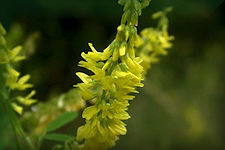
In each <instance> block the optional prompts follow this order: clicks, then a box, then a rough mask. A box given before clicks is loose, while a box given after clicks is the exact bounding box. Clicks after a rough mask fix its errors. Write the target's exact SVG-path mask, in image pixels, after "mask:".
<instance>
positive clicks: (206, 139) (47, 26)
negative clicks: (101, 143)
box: [0, 0, 225, 150]
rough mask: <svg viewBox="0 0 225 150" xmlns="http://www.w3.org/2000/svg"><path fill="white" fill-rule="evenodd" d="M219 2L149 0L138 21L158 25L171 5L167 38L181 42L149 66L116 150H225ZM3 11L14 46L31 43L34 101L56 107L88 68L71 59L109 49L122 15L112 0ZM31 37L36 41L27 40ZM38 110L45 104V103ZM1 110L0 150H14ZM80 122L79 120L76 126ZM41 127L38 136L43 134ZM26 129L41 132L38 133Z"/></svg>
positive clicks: (16, 5)
mask: <svg viewBox="0 0 225 150" xmlns="http://www.w3.org/2000/svg"><path fill="white" fill-rule="evenodd" d="M222 2H223V1H222V0H204V1H203V0H200V1H194V0H191V1H184V0H183V1H182V0H179V1H178V0H152V2H151V4H150V7H149V8H147V9H146V10H144V12H143V15H142V17H140V24H141V26H142V27H147V26H150V25H152V24H154V23H155V22H154V21H152V20H151V19H150V16H151V14H152V12H154V11H156V10H161V9H162V8H164V7H165V6H168V5H171V6H173V7H174V10H173V12H172V14H171V15H170V18H169V19H170V27H171V29H170V33H171V34H172V35H175V37H176V39H175V43H174V47H173V48H172V50H171V51H170V52H169V54H168V56H167V57H165V58H163V59H162V61H161V62H160V63H159V64H157V65H153V66H152V70H151V71H150V72H149V74H148V75H147V80H146V81H145V87H144V89H142V90H141V91H140V94H139V95H137V98H136V99H135V101H133V102H132V103H133V104H132V105H131V106H130V108H129V110H130V114H131V116H132V118H131V119H130V120H128V121H127V122H126V123H127V124H128V126H127V127H128V133H127V135H126V136H122V137H121V140H120V141H119V142H118V143H117V146H116V147H115V148H113V149H131V150H132V149H153V150H176V149H179V150H180V149H183V150H185V149H202V150H207V149H209V150H212V149H213V150H214V149H218V150H220V149H221V150H222V149H225V145H224V140H225V119H224V113H225V112H224V105H225V102H224V99H225V93H224V90H225V86H224V85H225V84H224V81H225V79H224V77H225V72H224V70H225V68H224V66H225V54H224V53H225V51H224V49H225V44H224V35H225V27H224V25H223V24H221V23H223V20H224V14H225V13H224V12H223V11H224V10H222V11H221V10H216V8H217V7H218V6H219V5H220V4H221V3H222ZM12 3H13V5H12ZM1 6H2V7H1V9H0V20H1V21H2V22H3V24H4V25H5V26H7V27H8V29H12V30H10V31H9V35H8V37H7V38H9V39H12V41H14V42H12V43H11V44H10V45H12V47H13V46H15V45H18V44H22V45H23V46H25V45H26V44H25V43H26V41H28V42H27V43H33V44H27V45H28V48H27V51H28V52H27V55H28V59H27V60H26V61H25V62H23V63H22V64H21V65H20V66H19V67H20V69H21V70H22V72H26V73H30V74H31V76H32V78H31V82H32V83H34V85H35V89H36V90H37V98H38V99H40V101H46V103H49V104H52V106H57V105H58V101H59V99H60V97H61V96H62V95H61V96H59V95H60V94H58V93H65V92H66V91H68V90H69V89H71V87H72V85H74V84H75V83H77V82H78V78H76V80H74V77H75V75H74V72H77V71H84V70H82V69H80V68H75V67H74V66H76V64H74V62H78V61H79V60H81V57H80V53H81V51H84V49H85V52H87V49H88V47H87V43H88V42H93V43H95V45H96V47H97V49H103V48H104V47H105V46H106V45H108V44H106V43H109V42H110V41H111V39H112V38H113V37H114V36H115V35H113V33H114V32H115V31H116V26H117V25H118V24H119V20H120V14H121V13H122V9H121V7H120V6H118V5H117V1H115V0H111V1H103V0H101V1H92V0H84V1H78V0H69V1H66V2H65V1H62V0H61V1H60V0H57V1H50V0H47V1H44V0H33V1H28V0H22V1H12V0H7V1H3V2H1ZM222 9H223V8H222ZM15 22H16V23H15ZM13 24H14V25H13ZM13 28H14V31H13ZM11 31H12V32H11ZM15 32H17V33H16V34H11V33H15ZM29 37H30V38H31V39H32V38H34V39H35V40H36V42H29ZM30 49H31V50H32V49H33V50H32V51H31V52H29V50H30ZM84 72H85V71H84ZM49 95H50V96H49ZM51 95H52V96H51ZM63 97H64V96H63ZM78 99H79V98H78ZM72 101H73V100H72V99H71V101H70V100H69V101H68V103H70V102H71V103H74V102H72ZM75 101H76V100H75ZM74 104H75V103H74ZM69 106H70V104H69ZM0 107H2V106H0ZM38 107H45V103H40V104H38V105H37V106H36V108H38ZM71 107H73V106H72V105H71ZM34 108H35V107H34ZM73 109H75V108H73ZM1 110H2V109H0V118H1V122H0V135H1V137H0V149H1V148H2V147H3V146H4V145H7V149H13V148H14V145H13V144H9V142H10V141H12V140H13V139H12V138H10V137H11V136H12V133H11V128H10V127H9V126H8V124H9V120H8V118H7V116H6V115H5V114H3V113H2V112H1ZM34 110H35V109H34ZM45 110H46V111H47V110H48V108H45ZM50 110H51V109H50ZM36 111H38V109H36ZM61 111H64V110H60V112H61ZM52 114H54V111H52ZM52 114H51V113H50V114H48V113H47V112H46V113H44V114H43V116H45V115H47V116H48V115H49V116H51V115H52ZM32 115H34V116H35V117H38V116H36V115H35V113H34V114H32ZM32 115H31V116H32ZM55 115H58V114H57V113H56V114H55ZM26 116H29V115H26V114H25V116H24V118H21V119H22V121H23V123H24V124H26V123H28V122H26V121H24V120H25V118H26ZM39 119H40V118H39ZM51 120H52V119H51ZM32 121H34V122H35V121H36V122H35V123H34V124H35V125H34V127H35V126H36V125H37V124H38V119H37V120H36V119H34V120H32ZM82 121H83V120H81V119H80V118H79V119H76V123H77V124H81V122H82ZM49 122H50V121H48V120H47V121H46V122H43V124H45V126H46V125H47V123H49ZM40 128H42V129H40V132H39V133H41V132H43V127H40ZM66 128H67V130H66V131H65V132H67V133H68V131H69V129H70V133H71V131H73V132H72V133H71V134H74V135H75V133H76V132H75V127H74V124H69V125H68V126H66ZM36 129H37V128H36ZM26 130H27V131H31V132H30V134H37V133H35V131H37V130H33V131H32V130H30V129H29V128H28V127H27V128H26ZM6 137H9V138H6ZM44 144H45V146H46V147H43V148H42V149H46V148H49V149H50V147H52V145H54V144H55V143H52V142H49V141H45V143H44Z"/></svg>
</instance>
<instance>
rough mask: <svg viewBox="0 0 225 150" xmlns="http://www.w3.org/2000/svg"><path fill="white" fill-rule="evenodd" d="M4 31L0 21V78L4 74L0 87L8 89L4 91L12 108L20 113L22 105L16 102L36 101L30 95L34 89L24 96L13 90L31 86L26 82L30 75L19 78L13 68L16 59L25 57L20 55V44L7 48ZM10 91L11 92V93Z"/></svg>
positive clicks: (18, 74) (21, 89)
mask: <svg viewBox="0 0 225 150" xmlns="http://www.w3.org/2000/svg"><path fill="white" fill-rule="evenodd" d="M5 34H6V31H5V29H4V28H3V26H2V25H1V23H0V45H1V48H0V65H1V66H2V71H3V73H2V75H1V77H0V78H2V77H3V76H4V79H3V80H2V82H4V83H3V84H2V85H3V87H1V89H3V90H5V91H8V92H7V93H5V94H6V95H7V97H8V99H7V100H9V101H10V102H9V103H10V104H11V107H12V109H14V110H15V111H16V112H17V113H18V114H22V112H23V107H22V106H19V105H18V104H17V103H18V102H19V103H21V104H22V105H26V106H28V105H31V104H33V103H35V102H36V100H35V99H32V98H31V97H32V96H33V95H34V94H35V91H31V93H29V94H28V95H27V96H26V97H21V96H18V95H17V93H14V91H15V90H20V91H23V90H26V89H27V88H30V87H32V84H29V83H27V81H28V80H29V79H30V75H24V76H22V77H20V78H19V76H20V73H19V72H18V71H17V70H16V69H15V64H16V62H18V61H21V60H23V59H25V56H23V55H20V52H21V50H22V49H23V48H22V47H21V46H16V47H14V48H12V49H9V48H8V47H9V46H8V45H7V41H6V39H5V37H4V36H5ZM11 93H12V94H11Z"/></svg>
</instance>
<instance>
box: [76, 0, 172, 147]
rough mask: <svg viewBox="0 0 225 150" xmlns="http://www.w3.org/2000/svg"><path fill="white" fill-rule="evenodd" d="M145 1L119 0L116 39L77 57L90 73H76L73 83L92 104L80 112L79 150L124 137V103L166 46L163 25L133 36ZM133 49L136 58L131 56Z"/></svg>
mask: <svg viewBox="0 0 225 150" xmlns="http://www.w3.org/2000/svg"><path fill="white" fill-rule="evenodd" d="M149 1H150V0H140V1H139V0H126V1H123V0H119V3H120V4H122V5H124V14H123V16H122V19H121V25H120V26H118V28H117V34H116V38H115V39H114V40H113V42H112V43H111V44H110V45H109V46H108V47H107V48H106V49H105V50H103V52H97V50H96V49H95V48H94V47H93V45H92V44H90V43H89V47H90V48H91V50H92V52H88V53H87V54H84V53H82V54H81V55H82V57H83V58H84V59H85V61H81V62H80V63H79V65H80V66H82V67H84V68H86V69H88V70H90V71H92V72H93V75H91V76H88V75H84V74H82V73H78V74H77V75H78V76H79V77H80V79H81V80H82V81H83V83H79V84H77V87H79V88H80V90H81V92H80V93H81V95H82V97H83V99H85V100H90V101H91V103H92V106H90V107H87V108H86V109H85V110H84V111H83V115H82V117H83V118H85V119H86V124H85V125H83V126H81V127H79V128H78V131H77V140H78V141H80V142H82V141H83V140H84V142H83V146H82V147H81V149H83V150H92V149H93V150H96V149H99V150H100V149H101V150H106V149H107V148H109V147H112V146H114V145H115V142H116V140H117V139H118V136H119V135H125V134H126V132H127V130H126V127H125V126H126V124H125V123H123V122H122V120H127V119H129V118H130V116H129V114H128V113H127V112H126V111H127V110H128V108H127V107H128V106H129V103H128V101H129V100H133V99H134V96H133V95H130V93H138V91H137V90H136V87H143V84H142V83H141V82H142V80H143V78H144V77H143V71H144V69H145V72H146V71H147V69H148V66H149V63H151V62H152V61H153V60H154V59H156V57H157V56H158V54H162V53H163V52H164V48H165V47H168V46H169V43H168V39H169V38H168V37H166V32H165V29H166V26H163V27H162V28H163V30H164V31H162V32H161V31H160V32H159V31H158V29H157V30H155V29H152V28H149V29H146V30H144V31H143V32H142V33H141V36H138V35H137V29H136V27H135V26H137V23H138V22H137V20H138V19H137V17H138V15H140V14H141V9H142V8H144V7H146V5H147V4H148V3H149ZM163 22H165V18H164V21H163ZM160 28H161V25H160ZM163 32H165V33H163ZM136 50H137V51H138V52H139V54H138V55H137V56H139V57H136V56H135V55H136V54H135V51H136ZM87 79H91V82H89V81H87Z"/></svg>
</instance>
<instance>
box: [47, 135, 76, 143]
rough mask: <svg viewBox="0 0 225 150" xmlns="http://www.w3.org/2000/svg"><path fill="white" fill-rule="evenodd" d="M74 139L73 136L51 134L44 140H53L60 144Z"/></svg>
mask: <svg viewBox="0 0 225 150" xmlns="http://www.w3.org/2000/svg"><path fill="white" fill-rule="evenodd" d="M73 138H74V137H73V136H70V135H65V134H59V133H49V134H46V135H45V136H44V139H47V140H51V141H58V142H65V141H68V140H71V139H73Z"/></svg>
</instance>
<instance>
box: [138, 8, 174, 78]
mask: <svg viewBox="0 0 225 150" xmlns="http://www.w3.org/2000/svg"><path fill="white" fill-rule="evenodd" d="M171 10H172V8H171V7H168V8H166V9H165V10H164V11H159V12H156V13H154V14H153V15H152V17H153V19H159V22H158V25H157V27H156V28H153V27H150V28H145V29H143V30H142V31H141V35H140V36H139V38H138V40H137V42H136V45H135V47H136V52H137V56H139V57H141V58H142V60H143V61H142V63H141V65H142V67H143V68H144V74H146V73H147V71H148V70H149V69H150V67H151V64H153V63H156V62H158V60H159V59H158V56H159V55H166V54H167V49H168V48H171V47H172V43H171V41H172V40H173V39H174V37H173V36H169V34H168V24H169V21H168V18H167V13H168V12H170V11H171Z"/></svg>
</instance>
